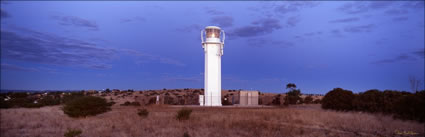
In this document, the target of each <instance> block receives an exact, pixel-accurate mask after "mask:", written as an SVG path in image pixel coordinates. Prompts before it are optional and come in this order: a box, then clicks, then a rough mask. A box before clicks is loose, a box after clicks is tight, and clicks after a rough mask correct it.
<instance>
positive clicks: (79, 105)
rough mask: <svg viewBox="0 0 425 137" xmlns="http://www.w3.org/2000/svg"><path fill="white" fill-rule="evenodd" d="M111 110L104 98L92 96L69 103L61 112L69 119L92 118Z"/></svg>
mask: <svg viewBox="0 0 425 137" xmlns="http://www.w3.org/2000/svg"><path fill="white" fill-rule="evenodd" d="M109 110H111V108H110V104H109V103H108V102H107V101H106V99H104V98H100V97H94V96H84V97H79V98H76V99H74V100H71V101H69V102H68V103H66V104H65V106H64V107H63V111H64V113H65V114H67V115H68V116H70V117H86V116H94V115H97V114H101V113H104V112H107V111H109Z"/></svg>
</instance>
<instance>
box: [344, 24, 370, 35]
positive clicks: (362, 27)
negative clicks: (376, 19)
mask: <svg viewBox="0 0 425 137" xmlns="http://www.w3.org/2000/svg"><path fill="white" fill-rule="evenodd" d="M375 27H376V26H375V25H374V24H368V25H359V26H348V27H346V28H345V29H344V31H345V32H351V33H358V32H371V31H372V29H374V28H375Z"/></svg>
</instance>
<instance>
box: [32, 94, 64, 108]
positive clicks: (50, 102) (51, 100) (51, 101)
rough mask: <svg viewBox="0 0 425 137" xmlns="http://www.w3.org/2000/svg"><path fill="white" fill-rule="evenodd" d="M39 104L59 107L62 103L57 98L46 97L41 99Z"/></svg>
mask: <svg viewBox="0 0 425 137" xmlns="http://www.w3.org/2000/svg"><path fill="white" fill-rule="evenodd" d="M38 103H40V104H42V105H43V106H53V105H59V104H60V103H61V99H60V98H55V97H54V96H45V97H43V98H42V99H40V100H39V101H38Z"/></svg>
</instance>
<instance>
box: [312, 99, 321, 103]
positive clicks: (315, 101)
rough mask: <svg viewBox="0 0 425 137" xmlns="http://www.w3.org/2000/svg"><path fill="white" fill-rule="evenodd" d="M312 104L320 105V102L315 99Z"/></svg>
mask: <svg viewBox="0 0 425 137" xmlns="http://www.w3.org/2000/svg"><path fill="white" fill-rule="evenodd" d="M313 103H314V104H320V103H322V100H320V99H316V100H314V101H313Z"/></svg>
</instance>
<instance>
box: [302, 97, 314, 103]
mask: <svg viewBox="0 0 425 137" xmlns="http://www.w3.org/2000/svg"><path fill="white" fill-rule="evenodd" d="M304 103H306V104H311V103H313V97H311V96H307V97H305V99H304Z"/></svg>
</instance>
